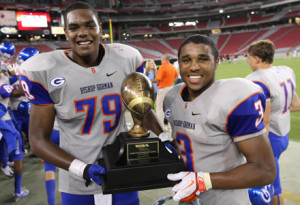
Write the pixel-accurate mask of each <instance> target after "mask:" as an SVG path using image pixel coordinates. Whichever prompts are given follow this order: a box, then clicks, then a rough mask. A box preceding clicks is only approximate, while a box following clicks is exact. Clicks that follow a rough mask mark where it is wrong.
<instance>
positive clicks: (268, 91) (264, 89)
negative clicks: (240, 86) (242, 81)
mask: <svg viewBox="0 0 300 205" xmlns="http://www.w3.org/2000/svg"><path fill="white" fill-rule="evenodd" d="M253 83H255V84H257V85H259V86H260V87H261V88H262V89H263V91H264V94H265V96H266V98H267V99H269V98H270V97H271V92H270V89H269V87H268V86H267V85H266V84H264V83H263V82H260V81H253Z"/></svg>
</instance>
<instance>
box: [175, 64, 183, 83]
mask: <svg viewBox="0 0 300 205" xmlns="http://www.w3.org/2000/svg"><path fill="white" fill-rule="evenodd" d="M173 65H174V67H175V68H176V71H177V73H178V76H177V79H176V81H175V85H177V84H179V83H182V82H183V80H182V78H181V75H180V73H179V62H178V60H177V61H175V62H174V63H173Z"/></svg>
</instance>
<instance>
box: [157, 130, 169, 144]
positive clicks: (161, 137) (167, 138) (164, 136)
mask: <svg viewBox="0 0 300 205" xmlns="http://www.w3.org/2000/svg"><path fill="white" fill-rule="evenodd" d="M158 138H159V139H160V140H161V141H162V142H165V141H168V140H169V136H168V135H167V133H165V132H162V133H160V134H159V136H158Z"/></svg>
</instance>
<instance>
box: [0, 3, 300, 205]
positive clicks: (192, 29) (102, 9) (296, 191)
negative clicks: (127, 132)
mask: <svg viewBox="0 0 300 205" xmlns="http://www.w3.org/2000/svg"><path fill="white" fill-rule="evenodd" d="M74 1H75V0H32V1H30V0H0V33H1V37H0V43H1V42H3V41H9V42H12V43H13V44H14V45H15V47H16V52H15V55H14V57H16V56H17V55H18V53H19V51H20V50H21V49H23V48H24V47H27V46H33V47H35V48H37V49H38V50H40V51H41V52H48V51H51V50H55V49H65V48H68V47H69V45H68V43H67V41H66V40H65V36H64V33H63V20H62V16H61V13H62V10H64V8H66V6H67V5H69V4H70V3H72V2H74ZM86 2H88V3H90V4H92V5H93V6H94V7H95V8H96V10H97V11H98V12H99V15H100V17H101V18H100V19H101V21H102V22H103V42H104V43H111V42H121V43H124V44H128V45H131V46H133V47H135V48H137V49H138V50H139V51H140V52H141V54H142V55H143V57H144V58H145V59H155V60H156V63H157V64H158V65H159V64H160V57H161V55H162V54H163V53H169V54H170V55H171V57H172V60H171V61H172V62H173V61H175V60H176V55H177V49H178V47H179V45H180V43H181V42H182V40H183V39H184V38H185V37H186V36H189V35H191V34H196V33H199V34H205V35H209V36H210V37H212V39H213V40H214V41H215V42H216V44H217V46H218V48H219V50H220V54H221V56H223V57H224V61H223V62H222V63H221V65H220V66H219V69H218V70H217V78H228V77H245V76H246V75H247V74H248V73H250V72H251V71H250V68H249V66H248V65H247V63H246V60H245V59H246V58H245V54H246V51H247V47H248V45H249V44H250V43H251V42H253V41H255V40H259V39H270V40H272V41H273V42H274V43H275V46H276V59H275V62H274V64H275V65H280V64H284V65H287V66H290V67H291V68H293V69H294V71H295V73H296V78H297V84H298V87H297V88H296V91H297V93H298V95H299V94H300V88H299V86H300V82H299V81H300V80H299V79H300V68H299V66H300V35H299V33H300V1H299V0H281V1H278V0H265V1H254V0H87V1H86ZM21 16H23V17H21ZM26 19H27V21H26ZM20 20H23V23H22V22H21V21H20ZM227 56H232V57H236V59H237V62H234V63H233V62H232V61H231V60H230V61H227V60H226V57H227ZM11 62H12V63H14V59H13V60H12V61H11ZM299 125H300V113H292V129H291V135H290V137H291V144H290V147H289V148H288V151H287V153H284V155H283V157H282V158H283V159H282V162H281V163H282V164H284V166H283V167H284V168H283V169H284V170H283V171H282V174H283V175H284V176H283V179H284V185H283V188H284V189H285V190H284V194H285V195H286V196H288V197H287V198H288V200H287V202H286V204H288V205H295V204H300V174H299V173H298V172H297V171H295V170H299V169H300V163H299V158H300V153H299V148H300V143H299V141H300V126H299ZM297 150H298V151H297ZM27 158H30V160H24V161H25V163H24V170H25V171H24V172H25V174H24V182H23V184H24V185H25V186H27V187H28V184H30V187H32V188H30V190H31V194H30V196H29V198H28V199H24V200H22V201H21V202H20V203H21V204H25V205H26V204H45V203H43V202H45V197H46V194H45V188H44V186H43V183H42V181H43V165H42V164H41V163H40V160H39V159H37V158H36V157H33V156H32V155H31V154H30V153H29V155H27ZM26 175H27V176H26ZM33 179H34V180H33ZM12 188H13V182H12V180H10V179H7V178H5V177H4V176H3V175H0V189H1V193H0V204H10V198H11V193H12ZM34 189H35V190H37V191H33V190H34ZM167 193H170V192H169V190H166V189H163V190H149V191H144V192H142V193H141V194H142V196H143V198H142V202H143V203H141V204H142V205H143V204H147V205H148V204H153V202H154V200H155V199H156V198H157V197H159V196H164V194H167ZM34 197H38V200H37V199H36V198H34ZM57 197H58V199H59V197H60V196H59V194H57ZM57 204H59V201H58V203H57Z"/></svg>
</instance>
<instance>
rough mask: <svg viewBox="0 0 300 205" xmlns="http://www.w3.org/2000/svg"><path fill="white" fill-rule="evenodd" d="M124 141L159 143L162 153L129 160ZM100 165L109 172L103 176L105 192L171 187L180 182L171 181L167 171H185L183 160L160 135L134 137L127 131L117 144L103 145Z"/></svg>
mask: <svg viewBox="0 0 300 205" xmlns="http://www.w3.org/2000/svg"><path fill="white" fill-rule="evenodd" d="M124 143H126V144H133V143H137V144H141V143H145V144H148V143H157V144H158V149H159V155H158V156H157V157H153V158H151V157H149V158H142V159H136V160H128V157H127V158H126V157H125V156H124V155H126V154H124V152H126V150H125V151H124V149H123V148H122V147H124V146H123V145H124ZM123 151H124V152H123ZM127 151H128V150H127ZM99 164H100V165H102V166H103V167H105V168H106V171H107V173H106V175H101V180H102V190H103V194H112V193H120V192H130V191H138V190H146V189H155V188H163V187H171V186H174V185H175V184H176V183H177V182H174V181H169V180H168V179H167V174H169V173H176V172H180V171H183V170H185V165H184V163H183V161H182V160H180V159H178V158H177V157H176V156H175V155H174V154H171V153H169V152H168V151H167V149H166V148H165V146H164V145H163V143H161V141H160V140H159V139H158V138H151V137H149V138H142V139H132V138H130V137H128V133H125V132H124V133H121V134H120V135H119V136H118V137H117V139H116V141H115V143H113V144H112V145H108V146H106V147H104V148H103V160H101V161H100V162H99Z"/></svg>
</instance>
